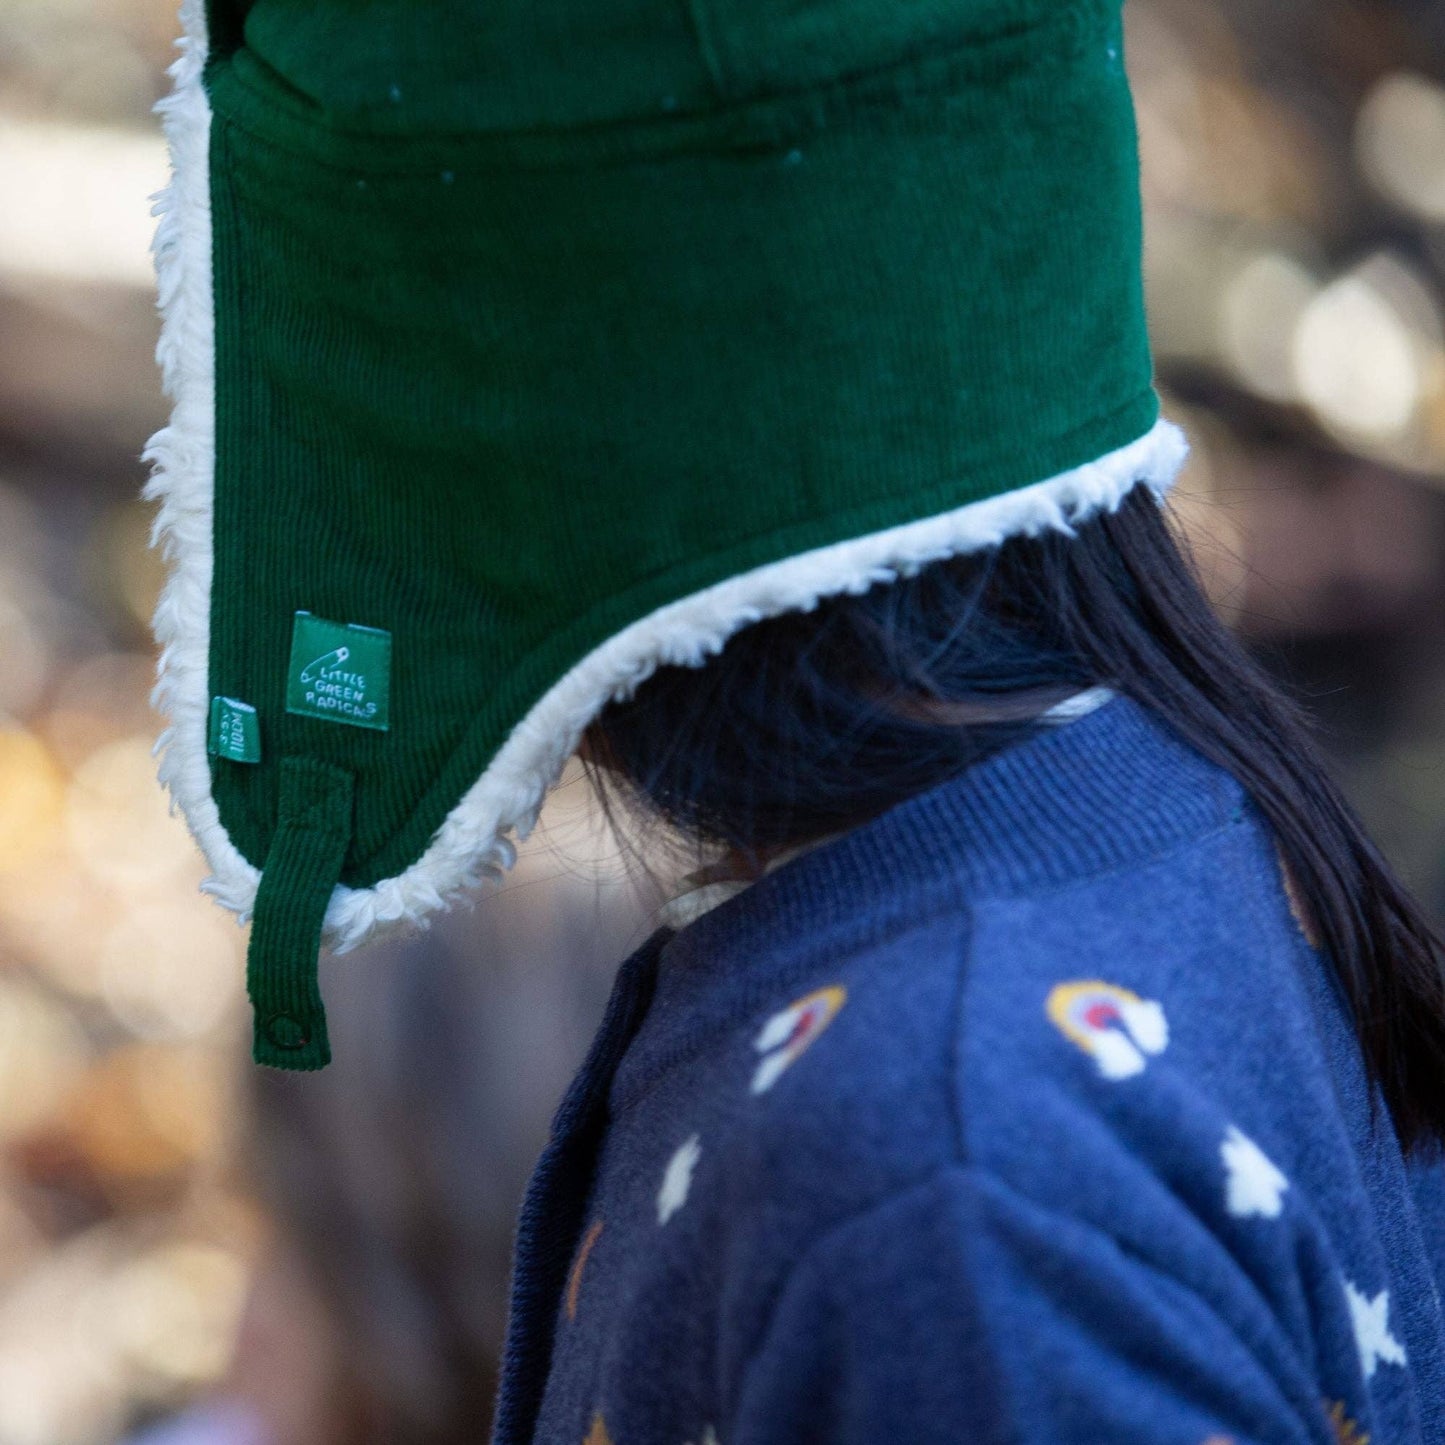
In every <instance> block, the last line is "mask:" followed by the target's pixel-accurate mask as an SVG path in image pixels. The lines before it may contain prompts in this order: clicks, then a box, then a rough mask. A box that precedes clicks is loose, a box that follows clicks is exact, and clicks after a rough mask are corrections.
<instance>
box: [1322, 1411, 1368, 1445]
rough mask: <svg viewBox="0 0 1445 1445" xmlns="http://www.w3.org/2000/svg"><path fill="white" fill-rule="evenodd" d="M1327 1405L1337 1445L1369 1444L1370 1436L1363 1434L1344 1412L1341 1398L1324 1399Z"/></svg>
mask: <svg viewBox="0 0 1445 1445" xmlns="http://www.w3.org/2000/svg"><path fill="white" fill-rule="evenodd" d="M1325 1404H1326V1405H1328V1406H1329V1416H1330V1424H1331V1425H1333V1426H1334V1427H1335V1440H1336V1441H1337V1442H1338V1445H1370V1437H1369V1436H1368V1435H1366V1434H1363V1433H1362V1432H1361V1430H1360V1427H1359V1426H1358V1425H1356V1424H1355V1422H1354V1421H1353V1420H1351V1419H1350V1417H1349V1416H1348V1415H1346V1414H1345V1402H1344V1401H1343V1400H1333V1401H1330V1400H1326V1401H1325Z"/></svg>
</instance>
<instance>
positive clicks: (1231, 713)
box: [587, 487, 1445, 1149]
mask: <svg viewBox="0 0 1445 1445" xmlns="http://www.w3.org/2000/svg"><path fill="white" fill-rule="evenodd" d="M1093 684H1106V685H1108V686H1110V687H1112V688H1115V689H1117V690H1118V691H1119V692H1121V693H1124V694H1127V695H1128V696H1130V697H1132V698H1134V699H1135V700H1136V701H1137V702H1139V703H1141V704H1142V705H1143V706H1145V707H1147V708H1148V709H1150V710H1151V712H1152V713H1153V714H1154V715H1155V716H1156V717H1157V718H1159V719H1161V720H1162V721H1163V722H1164V723H1165V724H1167V725H1168V726H1169V727H1171V728H1172V729H1173V730H1174V731H1175V732H1176V733H1177V734H1178V735H1179V736H1180V737H1182V738H1184V739H1185V740H1186V741H1187V742H1188V743H1190V744H1192V745H1193V747H1195V748H1196V749H1197V750H1198V751H1199V752H1200V753H1202V754H1203V755H1204V756H1205V757H1207V758H1210V759H1211V760H1212V761H1214V762H1215V763H1217V764H1219V765H1220V766H1222V767H1224V768H1226V769H1227V770H1228V771H1229V772H1230V773H1232V774H1233V775H1234V777H1235V778H1237V779H1238V780H1239V782H1240V783H1241V784H1242V785H1243V787H1244V788H1245V789H1246V790H1247V791H1248V792H1249V793H1250V795H1251V796H1252V797H1253V798H1254V800H1255V803H1256V804H1257V805H1258V807H1259V809H1260V811H1261V813H1262V814H1263V815H1264V817H1265V818H1266V819H1267V820H1268V822H1269V824H1270V826H1271V827H1272V828H1273V830H1274V833H1275V835H1276V838H1277V841H1278V843H1279V847H1280V850H1281V853H1282V854H1283V857H1284V858H1285V860H1286V861H1287V864H1288V868H1289V872H1290V874H1291V876H1292V879H1293V880H1294V882H1295V885H1296V887H1297V889H1298V893H1299V895H1300V902H1301V905H1302V911H1303V912H1304V914H1305V915H1306V916H1307V917H1308V919H1309V920H1310V921H1311V923H1312V925H1313V931H1314V933H1315V934H1316V935H1317V937H1318V941H1319V944H1320V947H1321V948H1322V950H1323V951H1324V952H1325V954H1326V955H1327V956H1328V957H1329V958H1330V959H1332V960H1333V963H1334V966H1335V968H1336V969H1337V971H1338V974H1339V978H1340V981H1341V983H1342V984H1343V986H1344V989H1345V992H1346V994H1347V996H1348V998H1349V1001H1350V1004H1351V1006H1352V1008H1353V1012H1354V1018H1355V1027H1356V1031H1357V1033H1358V1036H1359V1039H1360V1043H1361V1046H1362V1048H1363V1050H1364V1055H1365V1059H1366V1061H1367V1064H1368V1067H1369V1069H1370V1072H1371V1074H1372V1076H1373V1077H1374V1078H1375V1079H1376V1080H1377V1081H1378V1083H1379V1085H1380V1088H1381V1091H1382V1093H1383V1095H1384V1098H1385V1101H1386V1103H1387V1105H1388V1107H1389V1110H1390V1113H1391V1116H1392V1118H1393V1121H1394V1124H1395V1128H1396V1131H1397V1133H1398V1134H1399V1137H1400V1139H1401V1141H1402V1143H1403V1144H1404V1146H1405V1147H1406V1148H1407V1149H1408V1148H1412V1147H1415V1146H1423V1145H1428V1144H1432V1143H1439V1142H1440V1141H1442V1140H1445V967H1442V963H1445V946H1442V943H1441V940H1440V938H1439V937H1438V936H1437V935H1436V934H1435V933H1434V932H1433V931H1432V929H1431V927H1430V925H1429V923H1428V922H1427V920H1426V918H1425V917H1424V915H1423V914H1422V912H1421V910H1420V908H1419V906H1418V904H1416V903H1415V901H1414V900H1413V899H1412V898H1411V897H1410V895H1409V894H1408V893H1407V892H1406V890H1405V889H1404V887H1403V886H1402V885H1401V883H1400V882H1399V880H1398V879H1397V878H1396V876H1395V874H1394V872H1393V871H1392V869H1391V868H1390V866H1389V864H1387V863H1386V862H1385V860H1384V858H1383V857H1382V856H1381V855H1380V853H1379V851H1378V850H1377V849H1376V847H1375V845H1374V844H1373V843H1372V842H1371V841H1370V839H1369V838H1368V836H1367V835H1366V833H1365V831H1364V828H1363V826H1362V825H1361V823H1360V822H1359V820H1358V818H1357V817H1356V816H1355V813H1354V811H1353V810H1352V809H1351V807H1350V806H1349V804H1348V803H1347V802H1346V801H1345V799H1344V798H1343V796H1342V795H1341V793H1340V791H1339V789H1338V788H1337V786H1336V785H1335V783H1334V782H1333V781H1332V780H1331V778H1330V777H1329V775H1328V773H1327V771H1326V769H1325V767H1324V764H1323V762H1322V761H1321V759H1320V756H1319V754H1318V752H1317V750H1316V748H1315V746H1314V744H1313V742H1312V741H1311V740H1310V737H1309V735H1308V731H1307V728H1306V726H1305V723H1304V720H1303V717H1302V715H1301V713H1300V712H1299V711H1298V710H1297V708H1296V707H1295V706H1294V704H1292V703H1291V702H1290V701H1289V700H1288V699H1287V698H1286V697H1285V696H1284V695H1283V694H1282V693H1281V691H1280V690H1279V689H1278V687H1277V686H1276V685H1275V684H1274V682H1273V681H1272V680H1271V679H1270V678H1269V677H1268V675H1267V674H1266V673H1265V672H1264V671H1263V670H1262V669H1261V668H1260V667H1259V666H1258V665H1257V664H1256V663H1255V662H1254V661H1253V660H1252V659H1251V658H1250V657H1249V655H1248V654H1247V653H1246V652H1245V650H1244V649H1243V648H1242V647H1241V646H1240V645H1239V644H1238V643H1237V642H1236V641H1235V640H1234V638H1233V637H1232V636H1231V635H1230V634H1229V632H1228V631H1227V630H1226V629H1225V627H1224V626H1223V624H1222V623H1221V622H1220V621H1219V619H1218V618H1217V617H1216V616H1215V614H1214V612H1213V610H1212V608H1211V607H1210V605H1209V602H1208V600H1207V599H1206V597H1205V595H1204V592H1203V589H1202V587H1201V586H1200V583H1199V580H1198V578H1197V577H1196V575H1195V572H1194V569H1193V567H1192V565H1191V563H1190V562H1189V560H1187V559H1186V556H1185V554H1184V553H1183V551H1181V549H1180V547H1179V545H1178V544H1177V543H1176V540H1175V538H1174V535H1173V533H1172V531H1171V528H1170V524H1169V521H1168V519H1167V516H1166V514H1165V512H1164V510H1163V509H1162V508H1161V507H1160V505H1159V504H1158V502H1157V500H1156V498H1155V496H1154V494H1153V493H1152V492H1150V491H1149V490H1148V488H1146V487H1136V488H1134V490H1133V491H1132V492H1131V493H1130V494H1129V495H1128V496H1127V497H1126V498H1125V500H1124V502H1123V503H1122V505H1121V506H1120V507H1119V509H1118V511H1117V512H1114V513H1108V514H1102V515H1099V516H1097V517H1095V518H1093V519H1092V520H1090V521H1088V522H1086V523H1083V524H1081V525H1080V526H1079V527H1078V529H1077V532H1076V534H1075V535H1074V536H1073V537H1066V536H1064V535H1062V534H1059V533H1050V534H1047V535H1045V536H1041V537H1036V538H1018V539H1015V540H1011V541H1009V542H1006V543H1005V544H1004V545H1002V546H1000V547H998V548H996V549H994V550H992V551H990V552H987V553H981V554H978V555H976V556H970V557H964V558H957V559H954V560H951V561H947V562H939V563H935V564H933V565H932V566H929V567H927V568H925V569H923V570H922V571H921V572H919V573H918V574H917V575H916V576H913V577H908V578H903V579H900V580H898V581H896V582H893V583H890V584H887V585H882V586H877V587H874V588H872V589H871V590H869V591H868V592H865V593H862V594H860V595H856V596H841V597H836V598H833V599H830V600H828V601H826V602H824V603H822V604H820V605H819V606H818V608H817V609H816V610H815V611H813V612H810V613H800V614H790V615H786V616H782V617H778V618H774V619H771V620H768V621H765V622H760V623H757V624H755V625H754V626H752V627H749V628H746V629H745V630H744V631H742V632H741V633H739V634H738V635H737V636H736V637H735V638H733V639H732V641H730V642H729V643H728V645H727V646H726V648H724V650H723V652H722V653H721V655H720V656H719V657H717V658H715V659H713V660H712V661H711V662H709V664H708V666H707V667H705V668H701V669H692V668H678V667H670V668H665V669H662V670H660V671H659V672H657V673H656V674H655V675H654V676H653V677H652V678H650V679H649V680H648V681H647V682H646V683H644V684H643V686H642V687H641V688H639V690H638V692H637V694H636V696H635V697H633V698H632V699H631V700H629V701H627V702H624V703H614V704H613V705H611V706H610V707H608V708H607V709H606V711H605V712H604V713H603V714H602V715H601V717H600V718H599V719H598V720H597V721H596V722H595V723H594V724H593V726H592V728H591V729H590V730H589V732H588V737H587V743H588V746H587V752H588V754H589V756H590V757H591V759H592V760H593V763H594V764H595V765H600V766H594V768H593V773H594V780H595V781H596V783H597V785H598V786H599V788H602V789H603V790H604V793H605V790H606V788H607V787H608V786H610V785H612V784H615V783H616V782H618V781H620V782H622V783H623V784H624V785H625V786H626V788H627V790H628V791H629V792H630V793H632V794H635V795H636V796H637V798H638V799H639V800H640V801H641V802H642V803H644V804H645V805H646V806H647V808H648V809H649V811H650V812H652V813H654V814H660V815H661V816H662V817H663V818H664V819H665V820H666V821H667V822H669V823H670V824H672V825H674V826H675V827H677V828H678V829H679V830H681V831H682V832H683V833H685V834H687V835H689V836H700V837H702V838H704V839H708V840H711V841H714V842H717V843H721V844H725V845H727V846H728V847H730V848H731V849H733V850H735V851H736V852H739V853H741V854H742V855H743V856H744V857H753V858H756V857H759V856H761V855H766V854H768V853H770V852H774V851H776V850H779V849H785V848H788V847H790V846H797V845H800V844H803V843H807V842H810V841H813V840H815V839H818V838H822V837H826V836H827V835H828V834H831V833H834V832H838V831H840V830H841V829H843V828H846V827H849V826H852V825H855V824H857V823H860V822H863V821H865V820H866V819H868V818H870V817H873V816H875V815H876V814H878V813H880V812H882V811H883V810H885V809H886V808H888V807H890V806H891V805H893V804H895V803H898V802H901V801H903V800H904V799H905V798H907V797H909V796H911V795H912V794H914V793H917V792H920V791H922V790H923V789H926V788H928V787H930V786H931V785H933V784H936V783H939V782H942V781H943V780H944V779H946V778H948V777H950V776H951V775H953V774H956V773H958V772H959V771H961V770H962V769H964V768H966V767H968V766H969V765H970V764H972V763H975V762H977V761H978V760H980V759H981V758H983V757H985V756H987V755H988V754H989V753H991V752H994V751H997V750H998V749H999V748H1001V747H1004V746H1008V745H1009V744H1011V743H1013V742H1015V741H1017V740H1019V739H1020V738H1021V737H1023V736H1024V735H1026V734H1027V732H1028V731H1029V730H1030V729H1031V728H1033V727H1036V726H1037V725H1038V724H1037V723H1036V722H1031V721H1029V719H1030V718H1034V717H1036V716H1037V714H1038V713H1039V712H1040V711H1041V710H1042V709H1043V708H1045V707H1047V706H1048V705H1049V703H1050V702H1053V701H1058V700H1060V699H1062V698H1063V697H1066V696H1068V695H1069V694H1071V693H1073V692H1075V691H1077V690H1078V689H1080V688H1083V687H1087V686H1090V685H1093ZM1015 704H1022V706H1019V707H1016V706H1015ZM971 711H972V712H973V713H975V714H976V715H977V716H978V717H979V718H980V719H981V720H979V721H977V722H975V721H972V720H970V712H971ZM1010 712H1012V713H1013V720H1010V717H1009V714H1010ZM1020 714H1023V715H1022V716H1020Z"/></svg>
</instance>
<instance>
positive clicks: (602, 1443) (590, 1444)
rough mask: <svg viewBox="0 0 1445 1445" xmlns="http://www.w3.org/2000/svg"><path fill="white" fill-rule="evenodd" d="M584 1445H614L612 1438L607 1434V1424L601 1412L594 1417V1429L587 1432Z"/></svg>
mask: <svg viewBox="0 0 1445 1445" xmlns="http://www.w3.org/2000/svg"><path fill="white" fill-rule="evenodd" d="M582 1445H612V1436H610V1435H609V1434H608V1433H607V1422H606V1421H605V1420H604V1419H603V1418H602V1412H601V1411H600V1410H599V1411H598V1413H597V1414H595V1415H594V1416H593V1417H592V1428H591V1429H590V1430H589V1431H588V1432H587V1438H586V1439H585V1440H584V1441H583V1442H582Z"/></svg>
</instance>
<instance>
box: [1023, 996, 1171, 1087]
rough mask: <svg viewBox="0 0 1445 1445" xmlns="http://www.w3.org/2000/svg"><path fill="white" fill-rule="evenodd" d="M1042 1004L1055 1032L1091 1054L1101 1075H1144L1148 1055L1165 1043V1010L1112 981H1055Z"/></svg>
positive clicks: (1162, 1049) (1166, 1036) (1162, 1050)
mask: <svg viewBox="0 0 1445 1445" xmlns="http://www.w3.org/2000/svg"><path fill="white" fill-rule="evenodd" d="M1045 1007H1046V1008H1047V1010H1048V1015H1049V1018H1050V1019H1051V1020H1052V1021H1053V1023H1054V1026H1055V1027H1056V1028H1057V1029H1058V1030H1059V1032H1060V1033H1061V1034H1063V1036H1064V1037H1065V1038H1066V1039H1070V1040H1072V1041H1073V1042H1074V1043H1076V1044H1077V1045H1078V1046H1079V1047H1080V1048H1081V1049H1083V1051H1084V1052H1085V1053H1086V1054H1091V1055H1092V1056H1093V1059H1094V1062H1095V1063H1096V1064H1097V1065H1098V1066H1099V1072H1100V1073H1101V1074H1102V1075H1103V1076H1104V1077H1105V1078H1106V1079H1127V1078H1130V1077H1132V1076H1133V1075H1134V1074H1140V1073H1143V1071H1144V1066H1145V1064H1146V1063H1147V1062H1148V1055H1151V1054H1162V1053H1163V1052H1164V1049H1165V1047H1166V1046H1167V1045H1168V1043H1169V1024H1168V1021H1167V1020H1166V1019H1165V1017H1164V1010H1163V1009H1162V1008H1161V1007H1160V1006H1159V1005H1158V1004H1157V1003H1153V1002H1151V1001H1149V1000H1148V999H1142V998H1140V997H1139V995H1138V994H1135V993H1130V992H1129V990H1128V989H1127V988H1120V987H1119V986H1118V985H1117V984H1112V983H1103V982H1101V981H1100V980H1099V979H1088V980H1081V981H1077V982H1074V983H1060V984H1056V985H1055V986H1054V987H1053V988H1052V989H1051V990H1050V991H1049V997H1048V1002H1047V1004H1046V1005H1045Z"/></svg>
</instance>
